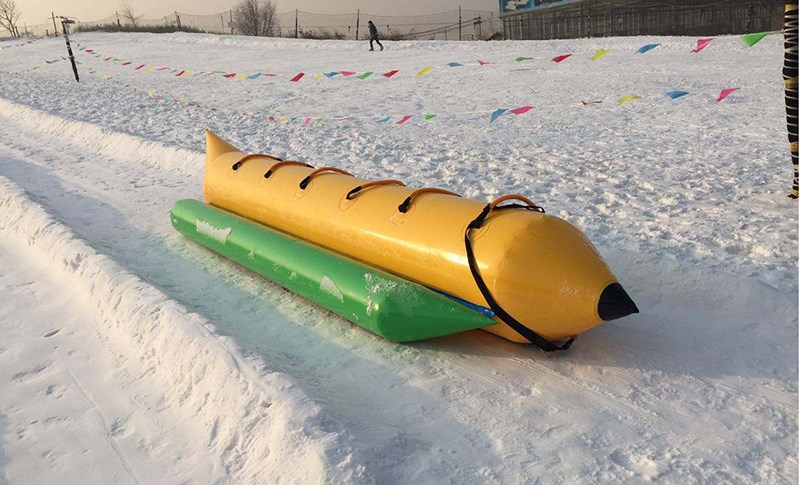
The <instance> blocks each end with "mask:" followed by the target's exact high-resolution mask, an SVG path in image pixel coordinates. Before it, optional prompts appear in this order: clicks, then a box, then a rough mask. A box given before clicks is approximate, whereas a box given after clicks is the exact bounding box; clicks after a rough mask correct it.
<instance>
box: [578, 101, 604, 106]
mask: <svg viewBox="0 0 800 485" xmlns="http://www.w3.org/2000/svg"><path fill="white" fill-rule="evenodd" d="M600 103H602V101H581V104H583V105H584V106H590V105H593V104H600Z"/></svg>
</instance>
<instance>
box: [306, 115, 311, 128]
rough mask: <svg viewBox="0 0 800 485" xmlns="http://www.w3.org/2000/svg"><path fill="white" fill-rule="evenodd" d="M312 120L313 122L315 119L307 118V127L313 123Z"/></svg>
mask: <svg viewBox="0 0 800 485" xmlns="http://www.w3.org/2000/svg"><path fill="white" fill-rule="evenodd" d="M311 120H313V118H311V117H310V116H309V117H308V118H306V126H308V125H309V124H310V123H311Z"/></svg>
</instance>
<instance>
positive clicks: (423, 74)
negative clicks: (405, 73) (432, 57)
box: [417, 66, 433, 76]
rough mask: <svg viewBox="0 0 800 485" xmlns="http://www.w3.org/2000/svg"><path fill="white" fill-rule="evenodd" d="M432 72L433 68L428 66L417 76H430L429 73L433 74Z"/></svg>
mask: <svg viewBox="0 0 800 485" xmlns="http://www.w3.org/2000/svg"><path fill="white" fill-rule="evenodd" d="M432 70H433V66H427V67H423V68H422V70H420V71H419V72H418V73H417V76H425V75H426V74H428V73H429V72H431V71H432Z"/></svg>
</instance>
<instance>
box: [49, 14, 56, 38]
mask: <svg viewBox="0 0 800 485" xmlns="http://www.w3.org/2000/svg"><path fill="white" fill-rule="evenodd" d="M50 18H52V19H53V35H55V36H56V37H58V26H56V14H54V13H53V12H50Z"/></svg>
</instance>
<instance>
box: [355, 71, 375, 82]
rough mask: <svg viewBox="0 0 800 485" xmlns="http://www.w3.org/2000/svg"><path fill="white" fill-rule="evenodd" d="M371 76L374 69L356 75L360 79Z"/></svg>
mask: <svg viewBox="0 0 800 485" xmlns="http://www.w3.org/2000/svg"><path fill="white" fill-rule="evenodd" d="M370 76H372V71H367V72H365V73H364V74H361V75H360V76H356V77H357V78H358V79H362V80H363V79H366V78H368V77H370Z"/></svg>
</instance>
